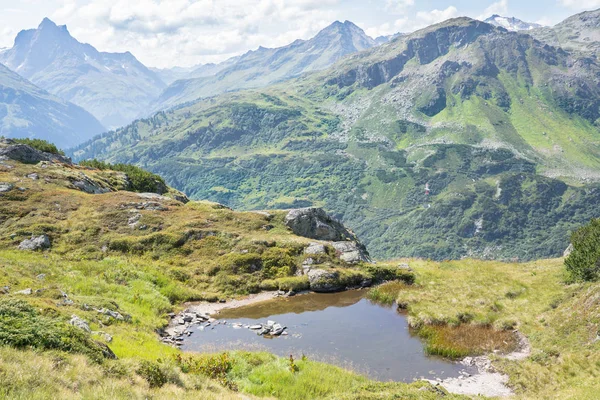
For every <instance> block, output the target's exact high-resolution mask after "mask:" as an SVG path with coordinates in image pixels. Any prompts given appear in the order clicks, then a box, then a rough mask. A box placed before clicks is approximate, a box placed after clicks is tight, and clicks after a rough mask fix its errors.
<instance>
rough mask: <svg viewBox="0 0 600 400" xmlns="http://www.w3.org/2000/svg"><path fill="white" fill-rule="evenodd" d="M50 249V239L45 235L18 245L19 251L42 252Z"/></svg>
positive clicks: (33, 237) (34, 237)
mask: <svg viewBox="0 0 600 400" xmlns="http://www.w3.org/2000/svg"><path fill="white" fill-rule="evenodd" d="M48 248H50V238H49V237H48V236H46V235H40V236H32V237H31V239H25V240H23V241H22V242H21V244H19V250H32V251H36V250H44V249H48Z"/></svg>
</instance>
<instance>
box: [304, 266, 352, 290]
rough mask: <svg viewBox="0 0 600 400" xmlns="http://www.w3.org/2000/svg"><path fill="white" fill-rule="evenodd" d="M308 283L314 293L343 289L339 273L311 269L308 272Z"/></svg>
mask: <svg viewBox="0 0 600 400" xmlns="http://www.w3.org/2000/svg"><path fill="white" fill-rule="evenodd" d="M308 281H309V283H310V290H312V291H314V292H321V293H327V292H337V291H340V290H343V289H344V286H343V284H342V282H341V280H340V274H339V272H337V271H333V270H331V271H327V270H324V269H311V270H310V271H309V272H308Z"/></svg>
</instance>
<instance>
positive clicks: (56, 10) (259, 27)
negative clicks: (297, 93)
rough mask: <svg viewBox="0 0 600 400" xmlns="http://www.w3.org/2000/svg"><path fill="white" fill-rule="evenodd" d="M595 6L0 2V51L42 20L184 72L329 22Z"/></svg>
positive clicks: (559, 13)
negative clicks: (194, 66)
mask: <svg viewBox="0 0 600 400" xmlns="http://www.w3.org/2000/svg"><path fill="white" fill-rule="evenodd" d="M596 8H600V0H496V1H494V0H19V1H14V0H0V48H2V47H11V46H12V43H13V41H14V37H15V36H16V34H17V33H18V32H19V31H20V30H22V29H31V28H35V27H37V26H38V25H39V23H40V22H41V21H42V19H43V18H44V17H48V18H50V19H52V20H53V21H54V22H56V23H57V24H59V25H65V24H66V25H67V27H68V29H69V31H70V32H71V34H72V35H73V36H74V37H75V38H76V39H78V40H79V41H80V42H85V43H90V44H91V45H93V46H94V47H96V48H97V49H98V50H100V51H110V52H125V51H131V52H132V53H133V54H134V55H135V56H136V57H137V58H138V59H139V60H140V61H141V62H143V63H144V64H146V65H147V66H152V67H159V68H169V67H173V66H185V67H188V66H192V65H196V64H200V63H208V62H219V61H222V60H225V59H227V58H229V57H232V56H235V55H239V54H242V53H245V52H246V51H248V50H255V49H256V48H258V47H259V46H264V47H279V46H284V45H286V44H289V43H291V42H293V41H294V40H296V39H308V38H310V37H312V36H314V35H315V34H316V33H317V32H318V31H319V30H321V29H323V28H324V27H326V26H327V25H329V24H331V23H332V22H334V21H336V20H339V21H345V20H349V21H352V22H354V23H355V24H357V25H358V26H360V27H361V28H363V29H364V30H365V31H366V32H367V33H368V34H369V35H371V36H372V37H376V36H379V35H389V34H392V33H396V32H412V31H414V30H416V29H419V28H423V27H425V26H427V25H431V24H433V23H437V22H441V21H443V20H446V19H448V18H452V17H458V16H468V17H472V18H479V19H485V18H487V17H488V16H490V15H492V14H500V15H504V16H514V17H517V18H519V19H522V20H524V21H528V22H537V23H541V24H543V25H554V24H556V23H558V22H560V21H562V20H563V19H565V18H567V17H568V16H570V15H572V14H575V13H577V12H580V11H584V10H591V9H596Z"/></svg>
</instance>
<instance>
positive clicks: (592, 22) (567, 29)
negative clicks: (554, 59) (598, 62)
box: [530, 10, 600, 56]
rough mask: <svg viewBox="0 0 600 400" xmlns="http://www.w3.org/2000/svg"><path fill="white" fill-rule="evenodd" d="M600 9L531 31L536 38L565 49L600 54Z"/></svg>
mask: <svg viewBox="0 0 600 400" xmlns="http://www.w3.org/2000/svg"><path fill="white" fill-rule="evenodd" d="M599 28H600V10H595V11H586V12H582V13H580V14H577V15H574V16H572V17H570V18H567V19H566V20H564V21H562V22H561V23H559V24H557V25H555V26H553V27H543V28H538V29H534V30H532V31H531V32H530V34H531V35H533V36H534V37H535V38H536V39H538V40H541V41H542V42H545V43H548V44H550V45H551V46H556V47H561V48H563V49H565V50H572V51H581V52H585V53H591V54H593V55H595V56H597V55H598V54H600V29H599Z"/></svg>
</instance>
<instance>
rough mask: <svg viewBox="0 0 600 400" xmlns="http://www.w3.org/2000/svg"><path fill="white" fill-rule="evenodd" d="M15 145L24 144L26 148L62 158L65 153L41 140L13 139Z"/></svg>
mask: <svg viewBox="0 0 600 400" xmlns="http://www.w3.org/2000/svg"><path fill="white" fill-rule="evenodd" d="M13 140H14V141H15V142H16V143H20V144H26V145H27V146H31V147H33V148H34V149H36V150H39V151H43V152H44V153H52V154H57V155H60V156H64V155H65V153H64V152H63V151H62V150H59V149H58V147H56V145H54V144H53V143H50V142H48V141H46V140H42V139H28V138H23V139H13Z"/></svg>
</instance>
